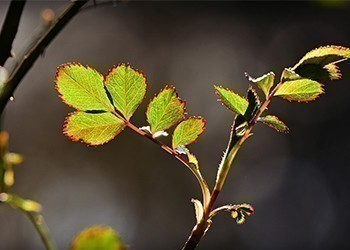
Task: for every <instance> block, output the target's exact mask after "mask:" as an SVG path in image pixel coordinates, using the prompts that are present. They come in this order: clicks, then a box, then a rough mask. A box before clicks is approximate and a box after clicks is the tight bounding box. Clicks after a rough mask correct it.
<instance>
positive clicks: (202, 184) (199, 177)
mask: <svg viewBox="0 0 350 250" xmlns="http://www.w3.org/2000/svg"><path fill="white" fill-rule="evenodd" d="M113 114H114V115H115V116H116V117H118V118H119V119H121V120H123V121H124V123H125V124H126V126H127V127H129V128H130V129H131V130H133V131H134V132H136V133H137V134H139V135H141V136H143V137H145V138H147V139H149V140H151V141H152V142H154V143H155V144H157V145H159V146H160V147H161V148H162V149H163V150H165V151H166V152H167V153H169V154H170V155H172V156H174V157H175V158H176V159H177V160H179V161H180V162H181V163H182V164H184V165H185V166H186V167H187V168H188V169H189V170H190V171H191V172H192V173H193V174H194V175H195V176H196V178H197V180H198V183H199V185H200V187H201V191H202V195H203V204H204V206H205V205H206V204H207V203H208V202H209V199H210V193H209V187H208V184H207V182H206V181H205V179H204V178H203V176H202V174H201V173H200V172H199V171H198V170H196V169H194V168H193V167H192V166H191V164H190V163H189V162H188V160H186V159H185V158H184V157H182V156H181V155H180V154H179V153H178V152H177V151H175V150H174V149H172V148H171V147H169V146H168V145H166V144H164V143H163V142H161V141H159V140H158V139H156V138H154V137H152V136H151V135H149V134H147V133H146V132H144V131H142V130H141V129H139V128H138V127H136V126H135V125H134V124H132V123H131V122H129V121H127V120H125V119H124V117H122V116H121V115H120V114H118V113H117V112H113Z"/></svg>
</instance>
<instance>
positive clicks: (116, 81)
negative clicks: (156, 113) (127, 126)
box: [105, 64, 147, 120]
mask: <svg viewBox="0 0 350 250" xmlns="http://www.w3.org/2000/svg"><path fill="white" fill-rule="evenodd" d="M105 85H106V88H107V89H108V91H109V93H110V94H111V96H112V99H113V103H114V106H115V107H116V108H117V109H118V110H119V111H120V112H121V113H122V114H123V116H124V117H125V119H127V120H129V119H130V118H131V116H132V115H133V114H134V112H135V110H136V109H137V107H138V106H139V105H140V103H141V102H142V100H143V98H144V97H145V94H146V88H147V82H146V77H145V76H144V74H143V73H141V72H139V71H137V70H136V69H133V68H132V67H131V66H129V65H126V64H121V65H118V66H116V67H113V68H111V69H110V70H109V72H108V74H107V75H106V77H105Z"/></svg>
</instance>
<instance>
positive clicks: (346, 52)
mask: <svg viewBox="0 0 350 250" xmlns="http://www.w3.org/2000/svg"><path fill="white" fill-rule="evenodd" d="M349 58H350V49H348V48H344V47H340V46H325V47H320V48H317V49H314V50H312V51H310V52H309V53H307V54H306V55H305V56H304V57H303V58H302V59H301V60H300V61H299V62H298V63H297V64H296V65H295V66H294V67H293V68H292V70H294V71H295V72H296V73H298V74H299V75H300V76H302V77H304V78H308V79H311V80H314V81H321V82H323V81H326V80H335V79H339V78H341V73H340V71H339V68H338V67H337V66H336V64H337V63H339V62H341V61H344V60H347V59H349Z"/></svg>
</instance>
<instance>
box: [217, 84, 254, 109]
mask: <svg viewBox="0 0 350 250" xmlns="http://www.w3.org/2000/svg"><path fill="white" fill-rule="evenodd" d="M214 87H215V89H216V95H217V97H218V98H219V101H220V102H221V103H222V104H223V105H225V106H226V107H227V108H228V109H229V110H231V111H233V112H235V113H236V114H239V115H244V113H245V112H246V110H247V108H248V101H247V100H246V99H245V98H243V97H241V96H240V95H238V94H236V93H234V92H233V91H232V90H229V89H226V88H223V87H221V86H220V87H219V86H214Z"/></svg>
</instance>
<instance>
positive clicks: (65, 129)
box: [63, 110, 126, 146]
mask: <svg viewBox="0 0 350 250" xmlns="http://www.w3.org/2000/svg"><path fill="white" fill-rule="evenodd" d="M79 112H83V113H86V112H84V111H79V110H77V111H73V112H70V113H68V115H67V116H66V118H65V119H64V123H63V134H64V135H65V136H67V137H68V138H69V139H70V140H71V141H73V142H81V143H83V144H86V145H87V146H101V145H104V144H106V143H108V142H110V141H111V140H113V139H114V138H115V137H117V135H119V134H120V133H121V132H123V131H124V129H125V127H126V126H124V127H123V128H122V129H121V130H120V131H119V132H118V133H116V134H115V135H114V136H113V137H112V138H111V139H109V140H107V141H105V142H103V143H100V144H92V143H90V142H86V141H84V140H83V139H76V138H74V137H73V136H70V135H69V134H68V131H67V124H68V122H69V121H70V119H71V117H72V116H73V115H74V114H76V113H79ZM105 113H110V112H105ZM112 114H113V113H112ZM116 118H117V119H120V118H118V117H116Z"/></svg>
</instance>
